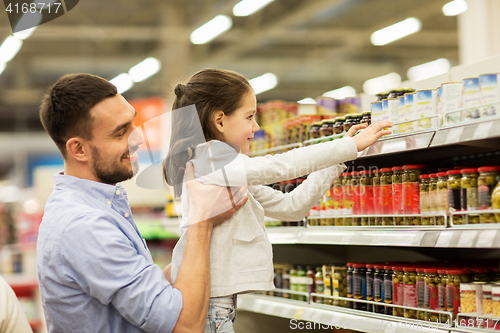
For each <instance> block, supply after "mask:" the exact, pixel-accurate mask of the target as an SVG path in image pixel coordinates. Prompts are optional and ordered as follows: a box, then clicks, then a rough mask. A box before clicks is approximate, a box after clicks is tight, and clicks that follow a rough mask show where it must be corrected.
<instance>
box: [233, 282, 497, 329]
mask: <svg viewBox="0 0 500 333" xmlns="http://www.w3.org/2000/svg"><path fill="white" fill-rule="evenodd" d="M273 292H274V295H279V296H268V295H260V294H243V295H239V296H238V311H251V312H256V313H262V314H266V315H271V316H276V317H281V318H289V319H290V328H291V329H307V328H323V329H326V328H330V329H339V328H343V329H350V330H354V331H360V332H369V333H406V332H426V333H431V332H432V333H440V332H441V333H442V332H449V330H450V328H451V326H452V324H450V323H452V322H453V321H452V313H451V312H447V311H437V310H433V311H432V313H433V315H438V316H439V315H441V316H443V318H446V319H447V320H446V319H445V320H444V321H445V323H438V322H432V321H425V320H417V319H412V318H405V317H404V313H405V312H408V313H410V311H411V312H412V313H415V314H416V313H417V312H418V311H422V309H420V308H413V307H406V306H400V305H394V304H386V303H382V304H383V305H381V303H379V302H372V301H366V300H358V299H353V298H345V297H335V296H325V295H323V294H316V293H304V292H296V291H292V290H286V289H275V290H274V291H273ZM282 295H287V297H295V298H297V299H290V298H284V297H283V296H282ZM300 298H302V300H299V299H300ZM341 302H343V303H344V305H345V304H347V303H348V302H350V303H352V304H353V307H354V304H356V308H357V309H354V308H349V307H346V306H340V304H341ZM324 303H330V304H324ZM335 303H336V304H338V305H333V304H335ZM367 306H371V309H372V311H366V307H367ZM377 306H378V307H381V308H376V307H377ZM385 308H388V309H398V311H399V312H398V313H400V314H401V316H393V315H386V314H383V312H385ZM380 309H382V311H380ZM375 310H378V311H379V312H382V313H377V312H375ZM390 311H391V310H390ZM299 321H306V322H310V323H317V325H316V326H314V325H313V324H307V323H304V322H302V323H300V322H299ZM446 322H447V323H446ZM308 325H309V326H308ZM490 331H491V330H490Z"/></svg>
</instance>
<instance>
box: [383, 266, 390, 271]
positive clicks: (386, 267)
mask: <svg viewBox="0 0 500 333" xmlns="http://www.w3.org/2000/svg"><path fill="white" fill-rule="evenodd" d="M384 269H385V270H387V271H392V265H385V266H384Z"/></svg>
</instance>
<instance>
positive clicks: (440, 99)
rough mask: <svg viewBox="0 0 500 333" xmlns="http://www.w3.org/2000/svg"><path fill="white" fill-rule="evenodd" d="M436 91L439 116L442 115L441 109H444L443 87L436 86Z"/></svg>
mask: <svg viewBox="0 0 500 333" xmlns="http://www.w3.org/2000/svg"><path fill="white" fill-rule="evenodd" d="M436 92H437V112H438V114H440V115H441V117H443V114H444V112H443V109H444V106H443V88H441V86H439V87H437V89H436Z"/></svg>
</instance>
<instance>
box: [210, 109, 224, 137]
mask: <svg viewBox="0 0 500 333" xmlns="http://www.w3.org/2000/svg"><path fill="white" fill-rule="evenodd" d="M213 119H214V124H215V127H216V128H217V129H218V130H219V132H221V133H224V120H225V119H226V115H225V114H224V112H223V111H216V112H215V114H214V118H213Z"/></svg>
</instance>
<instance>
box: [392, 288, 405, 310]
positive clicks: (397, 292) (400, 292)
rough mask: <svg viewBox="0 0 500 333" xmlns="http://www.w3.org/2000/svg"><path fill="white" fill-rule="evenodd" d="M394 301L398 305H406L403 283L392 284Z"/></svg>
mask: <svg viewBox="0 0 500 333" xmlns="http://www.w3.org/2000/svg"><path fill="white" fill-rule="evenodd" d="M392 301H393V304H396V305H404V285H403V284H402V283H393V284H392Z"/></svg>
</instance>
